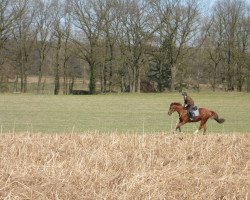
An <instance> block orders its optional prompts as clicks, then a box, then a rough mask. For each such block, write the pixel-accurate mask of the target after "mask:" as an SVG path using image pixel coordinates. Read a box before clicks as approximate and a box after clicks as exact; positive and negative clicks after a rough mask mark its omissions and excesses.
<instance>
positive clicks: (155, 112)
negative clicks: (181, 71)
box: [0, 92, 250, 133]
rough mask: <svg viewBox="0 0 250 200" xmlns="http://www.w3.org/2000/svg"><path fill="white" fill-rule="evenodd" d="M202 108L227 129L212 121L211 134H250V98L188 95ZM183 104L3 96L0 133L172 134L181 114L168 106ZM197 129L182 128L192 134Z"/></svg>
mask: <svg viewBox="0 0 250 200" xmlns="http://www.w3.org/2000/svg"><path fill="white" fill-rule="evenodd" d="M190 95H191V96H192V97H193V99H194V100H195V103H196V104H197V106H199V107H205V108H209V109H211V110H214V111H216V112H217V113H218V114H219V116H220V117H223V118H225V119H226V122H225V123H224V124H218V123H217V122H216V121H214V120H209V121H208V132H217V133H232V132H237V133H247V132H250V122H249V116H250V94H247V93H211V92H210V93H190ZM173 101H176V102H182V101H183V99H182V96H181V95H180V94H179V93H163V94H108V95H92V96H73V95H68V96H64V95H59V96H54V95H35V94H1V95H0V126H1V133H9V132H11V133H18V132H32V133H38V132H39V133H72V132H74V133H81V132H86V131H90V132H93V131H97V132H119V133H127V132H130V133H134V132H140V133H155V132H170V131H171V130H173V129H174V127H175V124H176V122H177V120H178V115H177V113H175V114H173V115H172V116H168V115H167V111H168V108H169V104H170V103H171V102H173ZM198 125H199V124H198V123H191V124H188V125H184V126H183V128H182V130H183V131H184V132H193V131H195V130H196V129H197V127H198Z"/></svg>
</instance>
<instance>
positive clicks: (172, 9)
mask: <svg viewBox="0 0 250 200" xmlns="http://www.w3.org/2000/svg"><path fill="white" fill-rule="evenodd" d="M153 2H154V7H155V9H156V12H157V13H159V14H158V16H159V21H160V23H161V28H160V30H159V31H160V32H159V35H160V36H163V41H162V43H161V44H160V45H162V46H163V47H164V49H165V52H166V54H167V58H168V62H169V65H170V68H171V90H172V91H174V89H175V83H176V81H177V80H176V75H177V70H178V66H181V65H180V64H181V62H182V59H183V57H184V56H185V54H187V52H188V50H189V48H188V47H189V46H190V47H192V43H193V42H194V38H195V36H196V35H197V33H198V30H199V25H200V24H199V23H198V22H199V3H198V1H195V0H187V1H185V2H182V1H179V0H177V1H174V0H167V1H153Z"/></svg>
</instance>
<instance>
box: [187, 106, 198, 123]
mask: <svg viewBox="0 0 250 200" xmlns="http://www.w3.org/2000/svg"><path fill="white" fill-rule="evenodd" d="M197 116H199V110H198V108H197V106H194V107H192V109H191V110H190V111H189V112H188V117H189V119H190V120H191V121H192V120H193V119H194V118H195V117H197Z"/></svg>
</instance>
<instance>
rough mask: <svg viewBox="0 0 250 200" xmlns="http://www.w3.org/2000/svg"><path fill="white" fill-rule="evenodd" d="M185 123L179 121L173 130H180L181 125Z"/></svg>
mask: <svg viewBox="0 0 250 200" xmlns="http://www.w3.org/2000/svg"><path fill="white" fill-rule="evenodd" d="M184 124H186V122H184V121H182V122H179V123H178V124H177V125H176V128H175V130H176V131H177V129H179V131H180V132H181V126H182V125H184Z"/></svg>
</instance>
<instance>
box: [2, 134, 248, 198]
mask: <svg viewBox="0 0 250 200" xmlns="http://www.w3.org/2000/svg"><path fill="white" fill-rule="evenodd" d="M249 149H250V135H249V134H245V135H243V134H227V135H217V134H212V135H205V136H203V135H168V134H152V135H140V134H87V133H86V134H68V135H66V134H63V135H60V134H59V135H49V134H4V135H1V136H0V159H1V160H0V199H230V200H231V199H249V198H250V194H249V187H250V185H249V180H250V175H249V170H250V169H249V165H250V161H249V159H250V150H249Z"/></svg>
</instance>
